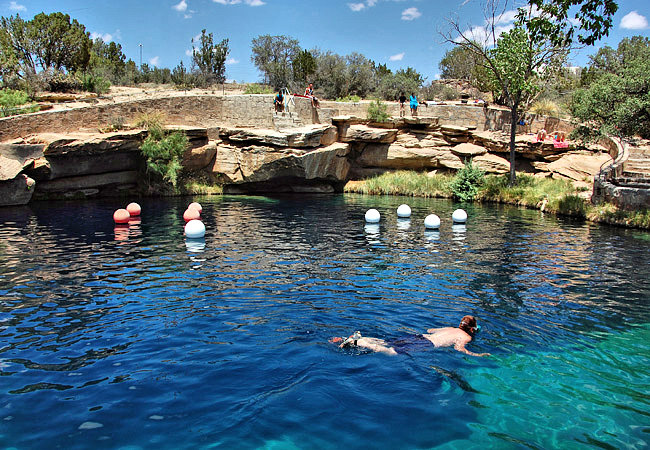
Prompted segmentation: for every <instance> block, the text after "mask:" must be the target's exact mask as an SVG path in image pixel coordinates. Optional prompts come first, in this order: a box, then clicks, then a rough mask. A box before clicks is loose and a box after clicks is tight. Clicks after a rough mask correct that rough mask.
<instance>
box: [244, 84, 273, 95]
mask: <svg viewBox="0 0 650 450" xmlns="http://www.w3.org/2000/svg"><path fill="white" fill-rule="evenodd" d="M244 94H273V88H272V87H271V86H267V85H264V84H255V83H252V84H249V85H248V86H246V89H245V90H244Z"/></svg>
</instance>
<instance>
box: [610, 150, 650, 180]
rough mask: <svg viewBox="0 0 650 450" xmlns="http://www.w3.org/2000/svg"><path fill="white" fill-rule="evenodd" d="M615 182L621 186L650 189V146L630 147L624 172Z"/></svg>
mask: <svg viewBox="0 0 650 450" xmlns="http://www.w3.org/2000/svg"><path fill="white" fill-rule="evenodd" d="M613 181H614V182H615V184H617V185H619V186H625V187H631V188H638V189H650V146H648V145H646V146H639V147H633V146H630V147H629V156H628V158H627V160H626V161H625V162H624V163H623V171H622V173H621V175H620V176H618V177H616V178H615V179H614V180H613Z"/></svg>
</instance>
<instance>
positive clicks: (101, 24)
mask: <svg viewBox="0 0 650 450" xmlns="http://www.w3.org/2000/svg"><path fill="white" fill-rule="evenodd" d="M482 4H483V2H481V1H480V0H447V1H442V0H347V1H344V0H329V1H325V0H300V1H289V0H171V1H161V0H54V1H53V0H31V1H30V0H10V1H6V0H0V14H1V15H3V16H9V15H12V14H16V13H19V14H20V15H21V16H22V17H24V18H32V17H33V16H34V15H36V14H38V13H39V12H42V11H43V12H46V13H50V12H54V11H62V12H65V13H68V14H70V16H71V17H73V18H75V19H77V20H78V21H79V22H81V23H82V24H84V25H85V26H86V29H87V30H88V31H89V32H91V33H92V34H93V36H101V37H102V38H103V39H104V40H107V41H110V40H114V41H115V42H117V43H119V44H121V45H122V49H123V51H124V53H125V54H126V56H127V58H131V59H133V60H134V61H135V62H136V63H139V62H140V47H139V44H142V60H143V62H147V63H149V64H154V65H156V66H158V67H169V68H173V67H174V66H176V65H177V64H178V63H179V62H180V61H181V60H183V61H184V63H185V64H186V65H187V64H188V62H189V60H190V57H189V52H190V49H191V39H192V38H193V37H194V36H197V35H199V34H200V33H201V30H202V29H203V28H205V29H206V30H207V31H208V32H212V33H213V34H214V37H215V40H216V41H219V40H221V39H224V38H228V39H230V48H231V52H230V59H229V61H228V65H227V72H226V76H227V77H228V78H229V79H231V80H236V81H246V82H252V81H258V80H259V78H260V76H259V73H258V72H257V70H256V69H255V66H254V65H253V64H252V63H251V60H250V57H251V52H250V43H251V40H252V39H253V38H254V37H256V36H258V35H261V34H273V35H275V34H279V35H287V36H291V37H293V38H295V39H298V40H299V41H300V45H301V46H302V47H303V48H308V49H311V48H314V47H318V48H320V49H321V50H332V51H334V52H336V53H339V54H341V55H346V54H349V53H351V52H355V51H356V52H360V53H363V54H364V55H366V56H367V57H368V58H370V59H372V60H374V61H376V62H379V63H386V64H387V65H388V67H389V68H391V69H393V70H397V69H400V68H406V67H408V66H410V67H414V68H415V69H416V70H418V71H419V72H420V73H422V74H423V75H424V76H425V77H427V79H429V80H431V79H434V78H436V77H437V76H438V73H439V69H438V63H439V62H440V59H441V58H442V57H443V56H444V54H445V51H446V50H448V49H450V48H451V45H450V44H445V43H443V41H442V38H441V37H440V34H439V31H446V30H448V24H447V18H450V17H457V18H459V22H460V23H461V25H463V27H464V28H466V29H469V28H472V27H481V26H482V25H483V23H484V19H483V13H482V6H481V5H482ZM618 4H619V11H618V12H617V13H616V16H615V20H614V28H613V29H612V31H611V32H610V35H609V37H608V38H606V39H604V40H603V41H601V42H599V44H598V45H597V46H602V45H605V44H608V45H611V46H613V47H616V45H617V44H618V42H619V41H620V40H621V39H623V38H624V37H630V36H634V35H642V36H650V1H649V0H619V2H618ZM506 19H507V18H505V17H504V26H507V25H508V23H507V20H506ZM478 30H480V28H478ZM596 48H597V47H592V48H587V49H583V50H581V51H579V52H577V53H575V54H574V55H573V56H572V63H573V64H574V65H585V64H586V63H587V56H588V55H590V54H593V53H595V51H596Z"/></svg>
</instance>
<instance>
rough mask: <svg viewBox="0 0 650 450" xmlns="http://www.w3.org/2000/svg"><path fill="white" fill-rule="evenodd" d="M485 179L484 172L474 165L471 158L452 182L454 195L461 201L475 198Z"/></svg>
mask: <svg viewBox="0 0 650 450" xmlns="http://www.w3.org/2000/svg"><path fill="white" fill-rule="evenodd" d="M484 180H485V174H484V172H483V171H482V170H481V169H480V168H478V167H476V166H474V165H472V160H471V159H470V160H468V161H467V162H466V163H465V167H463V168H462V169H460V170H459V171H458V173H457V174H456V176H455V177H454V180H453V181H452V182H451V191H452V193H453V197H454V198H456V199H458V200H460V201H461V202H469V201H472V200H474V198H475V197H476V195H477V194H478V191H479V188H480V187H481V186H482V185H483V182H484Z"/></svg>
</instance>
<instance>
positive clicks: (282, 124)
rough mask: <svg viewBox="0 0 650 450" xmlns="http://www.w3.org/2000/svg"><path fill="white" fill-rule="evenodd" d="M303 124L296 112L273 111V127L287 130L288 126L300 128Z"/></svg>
mask: <svg viewBox="0 0 650 450" xmlns="http://www.w3.org/2000/svg"><path fill="white" fill-rule="evenodd" d="M301 126H303V123H302V120H300V117H298V114H296V113H295V112H292V113H288V112H286V111H285V112H281V113H279V112H274V113H273V128H275V129H276V130H278V131H279V130H286V129H288V128H298V127H301Z"/></svg>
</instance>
